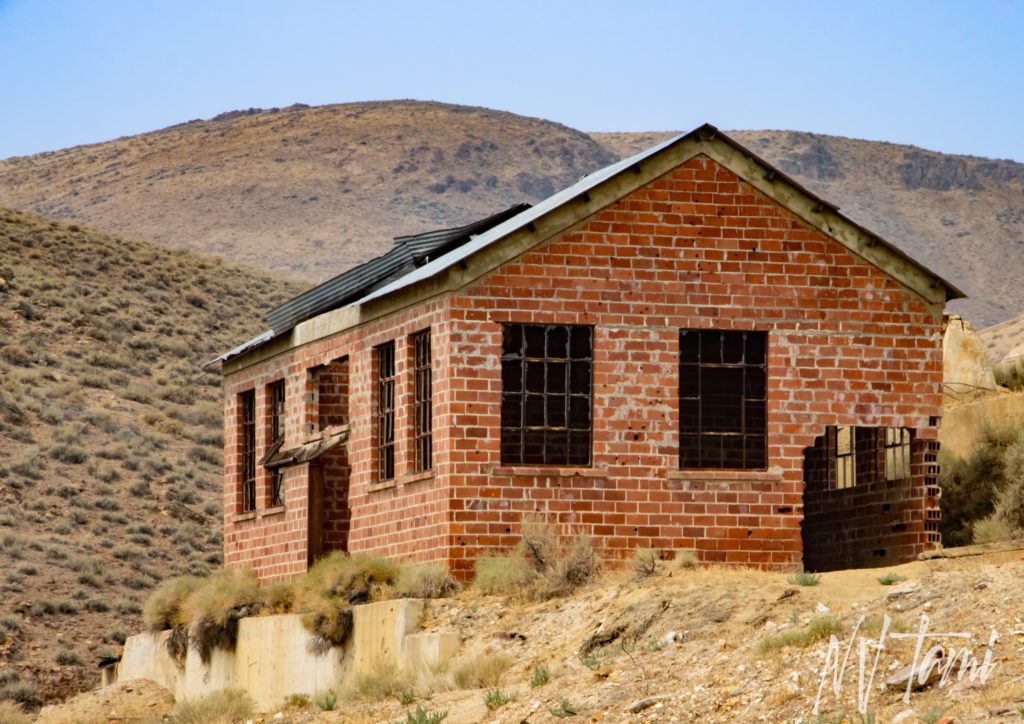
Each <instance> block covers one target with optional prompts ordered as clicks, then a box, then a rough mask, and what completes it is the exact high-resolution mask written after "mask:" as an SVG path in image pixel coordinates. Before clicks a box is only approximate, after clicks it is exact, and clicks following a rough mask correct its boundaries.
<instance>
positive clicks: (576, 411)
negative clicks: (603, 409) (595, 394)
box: [569, 395, 590, 431]
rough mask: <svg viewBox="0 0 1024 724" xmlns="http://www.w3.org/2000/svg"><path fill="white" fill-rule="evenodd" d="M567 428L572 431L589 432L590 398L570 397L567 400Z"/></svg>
mask: <svg viewBox="0 0 1024 724" xmlns="http://www.w3.org/2000/svg"><path fill="white" fill-rule="evenodd" d="M569 427H571V428H572V429H574V430H588V431H589V430H590V398H589V397H582V396H581V397H577V396H575V395H574V396H572V397H570V398H569Z"/></svg>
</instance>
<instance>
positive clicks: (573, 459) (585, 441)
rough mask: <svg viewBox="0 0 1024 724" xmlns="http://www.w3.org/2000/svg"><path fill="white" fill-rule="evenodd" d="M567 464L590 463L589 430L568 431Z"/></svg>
mask: <svg viewBox="0 0 1024 724" xmlns="http://www.w3.org/2000/svg"><path fill="white" fill-rule="evenodd" d="M569 464H570V465H590V430H572V431H571V432H570V433H569Z"/></svg>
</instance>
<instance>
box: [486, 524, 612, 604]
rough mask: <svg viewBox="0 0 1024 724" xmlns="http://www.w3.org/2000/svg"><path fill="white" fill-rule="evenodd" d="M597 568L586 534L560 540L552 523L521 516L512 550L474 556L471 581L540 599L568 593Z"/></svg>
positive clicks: (499, 591)
mask: <svg viewBox="0 0 1024 724" xmlns="http://www.w3.org/2000/svg"><path fill="white" fill-rule="evenodd" d="M597 568H598V561H597V553H596V552H595V550H594V545H593V541H592V540H591V539H590V537H589V536H585V535H576V536H574V537H572V538H570V539H569V540H568V541H563V540H560V539H559V537H558V535H557V533H556V532H555V528H554V526H552V525H550V524H548V523H546V522H544V521H543V520H541V519H537V518H530V517H524V518H523V522H522V533H521V537H520V540H519V543H518V545H517V546H516V550H515V551H514V552H513V553H511V554H509V555H503V556H490V555H489V556H483V557H481V558H479V559H477V560H476V562H475V563H474V572H475V577H474V584H475V585H476V586H477V588H479V589H480V590H481V591H483V592H484V593H497V594H504V595H514V596H519V597H523V598H528V599H541V600H543V599H548V598H554V597H556V596H565V595H568V594H570V593H572V592H573V591H574V590H576V589H577V588H579V587H580V586H582V585H583V584H585V583H586V582H587V581H588V580H590V578H591V577H592V576H593V575H594V574H595V573H596V572H597Z"/></svg>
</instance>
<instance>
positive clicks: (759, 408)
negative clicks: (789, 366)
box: [677, 328, 769, 472]
mask: <svg viewBox="0 0 1024 724" xmlns="http://www.w3.org/2000/svg"><path fill="white" fill-rule="evenodd" d="M691 335H692V336H691ZM752 335H756V339H755V338H751V336H752ZM713 336H717V344H718V345H719V347H718V350H717V353H715V352H714V351H713V348H711V347H709V349H708V353H707V354H705V350H704V345H705V340H710V339H711V337H713ZM693 340H696V341H697V349H696V355H695V359H694V354H693V349H692V348H691V347H689V346H688V345H692V343H693ZM737 340H738V341H739V347H738V349H739V350H740V351H739V356H738V359H734V358H730V357H729V355H735V354H736V350H737V347H736V344H737ZM768 352H769V335H768V332H767V331H764V330H756V329H753V330H728V329H694V328H684V329H680V330H679V348H678V363H679V388H678V396H677V402H678V405H679V407H678V413H679V426H678V432H679V438H678V439H679V450H678V460H677V465H678V468H679V469H680V470H722V471H742V472H747V471H751V472H758V471H765V470H767V469H768V388H769V380H768ZM758 357H759V359H758ZM711 370H716V371H721V374H722V375H723V376H724V375H726V374H729V373H731V374H736V373H737V372H738V373H739V377H740V383H739V393H738V394H737V395H733V394H732V393H731V390H730V394H728V395H723V394H722V391H721V389H717V390H715V389H714V387H713V386H714V385H715V384H720V382H719V383H716V382H715V381H714V379H713V377H712V376H711V375H706V374H705V372H706V371H711ZM694 372H696V383H695V384H694V382H693V380H692V379H690V378H688V377H687V375H688V374H692V373H694ZM705 380H707V382H705ZM758 380H760V387H759V388H757V389H754V390H750V389H749V385H748V382H751V383H753V384H755V385H756V384H757V382H758ZM694 387H696V392H695V393H694V392H693V389H694ZM713 391H714V392H716V393H717V396H718V397H719V398H725V397H729V398H736V399H731V400H729V402H731V403H732V404H735V405H737V407H738V409H739V414H740V420H739V430H738V431H730V430H723V429H720V428H721V424H720V423H719V424H718V426H717V427H718V428H719V429H713V426H714V424H715V423H714V422H708V423H705V419H704V418H705V409H706V406H710V404H711V403H710V402H708V400H713V399H715V397H716V395H714V394H712V392H713ZM720 404H723V405H724V404H727V403H726V402H720ZM694 406H696V410H697V417H696V423H695V424H694V423H693V420H692V418H691V417H689V416H688V415H689V411H690V410H692V409H693V407H694ZM687 408H689V409H687ZM712 409H713V410H714V411H715V412H717V414H718V415H719V417H721V416H723V410H722V409H715V408H712ZM758 428H760V429H759V430H758ZM688 438H689V439H688ZM712 440H714V441H715V443H714V444H716V445H717V447H718V461H717V464H709V463H713V462H714V460H713V459H711V457H710V453H711V451H712V447H709V448H708V449H707V452H708V455H707V456H706V455H705V452H706V451H705V447H704V446H705V444H706V443H708V442H710V441H712ZM737 441H738V445H737ZM727 442H728V443H731V446H732V448H733V449H732V450H727V449H726V448H727ZM688 443H689V444H693V443H696V448H695V452H694V451H693V450H692V449H691V448H690V447H689V445H688ZM758 443H759V444H758ZM737 451H738V454H739V456H740V459H739V465H736V464H735V463H736V462H737V461H736V460H734V459H731V458H730V457H729V456H730V455H736V454H737ZM694 456H695V459H694ZM752 456H753V459H751V457H752Z"/></svg>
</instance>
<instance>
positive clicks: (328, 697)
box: [316, 690, 338, 711]
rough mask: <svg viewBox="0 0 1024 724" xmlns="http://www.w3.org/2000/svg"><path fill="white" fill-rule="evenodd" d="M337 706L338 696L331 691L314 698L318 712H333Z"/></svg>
mask: <svg viewBox="0 0 1024 724" xmlns="http://www.w3.org/2000/svg"><path fill="white" fill-rule="evenodd" d="M337 705H338V695H337V694H335V693H334V691H332V690H328V691H324V692H321V693H320V694H318V695H317V697H316V707H317V709H319V710H320V711H334V707H336V706H337Z"/></svg>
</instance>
